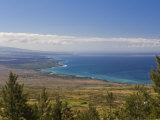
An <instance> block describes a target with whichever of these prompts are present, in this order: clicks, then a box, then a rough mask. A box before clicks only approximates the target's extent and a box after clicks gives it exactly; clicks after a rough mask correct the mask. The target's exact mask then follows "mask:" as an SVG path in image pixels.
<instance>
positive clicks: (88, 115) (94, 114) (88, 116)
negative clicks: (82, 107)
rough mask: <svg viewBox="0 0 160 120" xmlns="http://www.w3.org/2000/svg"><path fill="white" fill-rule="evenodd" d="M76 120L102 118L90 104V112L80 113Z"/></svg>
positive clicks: (98, 119) (97, 119)
mask: <svg viewBox="0 0 160 120" xmlns="http://www.w3.org/2000/svg"><path fill="white" fill-rule="evenodd" d="M76 120H100V117H99V113H98V111H97V110H96V108H95V107H94V106H93V105H91V104H89V108H88V110H86V111H83V112H80V111H79V112H78V114H77V118H76Z"/></svg>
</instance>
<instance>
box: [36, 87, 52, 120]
mask: <svg viewBox="0 0 160 120" xmlns="http://www.w3.org/2000/svg"><path fill="white" fill-rule="evenodd" d="M51 110H52V108H51V104H50V100H49V98H48V95H47V93H46V88H43V89H42V92H41V94H40V96H39V98H38V104H37V105H36V106H35V112H38V113H37V115H38V120H52V118H51V114H52V113H51Z"/></svg>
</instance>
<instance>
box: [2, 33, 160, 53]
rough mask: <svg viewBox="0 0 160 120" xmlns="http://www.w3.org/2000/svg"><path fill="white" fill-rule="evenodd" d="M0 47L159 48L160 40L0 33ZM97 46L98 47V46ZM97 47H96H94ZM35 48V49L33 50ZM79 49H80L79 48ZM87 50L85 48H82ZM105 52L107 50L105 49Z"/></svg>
mask: <svg viewBox="0 0 160 120" xmlns="http://www.w3.org/2000/svg"><path fill="white" fill-rule="evenodd" d="M0 45H8V46H11V45H13V47H14V46H15V47H17V46H20V45H21V48H23V47H24V48H26V46H27V47H28V46H29V45H30V46H29V47H30V48H31V49H33V48H34V49H40V48H38V46H41V47H42V46H45V49H46V50H47V46H49V47H50V48H49V47H48V48H49V50H51V46H55V48H54V49H53V50H55V49H56V47H57V49H60V48H61V47H62V48H63V50H64V51H65V50H67V49H68V50H71V49H78V48H77V47H83V45H84V46H86V47H87V45H92V46H93V47H92V46H89V47H88V49H100V48H101V47H103V48H102V49H103V50H105V48H104V47H106V46H107V47H109V48H108V49H112V48H116V49H117V50H118V48H120V49H122V48H123V47H124V48H126V49H127V48H135V49H137V48H159V47H160V39H147V38H102V37H76V36H61V35H42V34H31V33H7V32H0ZM25 45H26V46H25ZM98 45H99V46H98ZM101 45H102V46H101ZM96 46H97V47H96ZM35 47H37V48H35ZM79 49H80V48H79ZM84 49H85V50H87V48H84ZM106 50H107V48H106Z"/></svg>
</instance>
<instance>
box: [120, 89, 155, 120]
mask: <svg viewBox="0 0 160 120" xmlns="http://www.w3.org/2000/svg"><path fill="white" fill-rule="evenodd" d="M135 89H136V92H135V93H133V94H131V95H130V96H128V97H127V98H126V101H125V104H124V108H123V109H122V110H121V111H120V112H121V114H122V115H123V117H121V116H119V117H120V118H123V120H145V119H152V118H154V116H152V112H153V103H154V99H153V98H152V97H151V95H150V93H149V92H147V89H146V88H144V86H136V87H135Z"/></svg>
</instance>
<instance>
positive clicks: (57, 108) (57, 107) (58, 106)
mask: <svg viewBox="0 0 160 120" xmlns="http://www.w3.org/2000/svg"><path fill="white" fill-rule="evenodd" d="M52 118H53V120H62V101H60V99H59V95H57V96H56V103H55V104H54V106H53V111H52Z"/></svg>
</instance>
